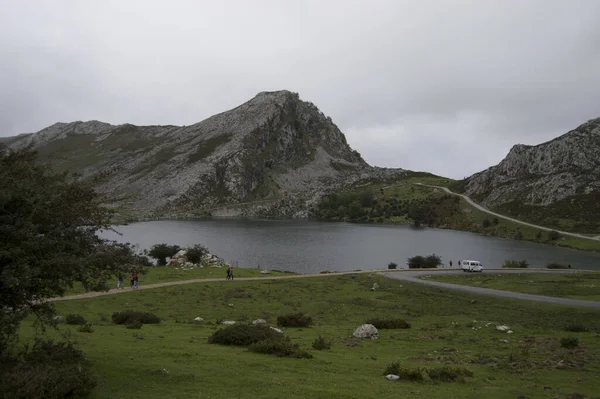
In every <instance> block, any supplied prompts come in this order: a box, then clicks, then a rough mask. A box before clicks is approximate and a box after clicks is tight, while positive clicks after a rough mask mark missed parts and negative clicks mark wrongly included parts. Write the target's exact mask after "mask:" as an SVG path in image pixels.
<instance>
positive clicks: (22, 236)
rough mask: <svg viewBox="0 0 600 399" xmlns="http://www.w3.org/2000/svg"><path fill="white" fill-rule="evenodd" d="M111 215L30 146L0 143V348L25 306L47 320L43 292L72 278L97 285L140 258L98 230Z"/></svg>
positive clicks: (50, 293)
mask: <svg viewBox="0 0 600 399" xmlns="http://www.w3.org/2000/svg"><path fill="white" fill-rule="evenodd" d="M111 215H112V212H111V211H109V210H108V209H107V208H106V207H103V206H102V205H101V202H100V198H99V197H98V196H97V194H96V193H95V192H94V191H93V189H92V188H91V187H90V186H89V185H88V184H85V183H82V182H78V181H75V180H74V179H73V178H72V177H70V176H69V175H67V174H66V173H63V174H55V173H53V172H52V171H51V169H50V168H49V167H48V165H45V164H42V163H40V162H39V161H38V160H37V157H36V153H35V152H34V151H31V150H29V149H24V150H19V151H13V150H7V149H4V150H0V355H2V354H4V353H6V350H7V349H8V347H9V345H10V344H11V343H12V342H13V340H14V339H15V338H16V334H17V331H18V328H19V324H20V322H21V321H22V320H23V319H24V318H25V317H27V316H28V315H29V314H30V313H35V314H36V315H37V320H38V321H39V322H41V325H42V326H43V325H46V323H48V322H50V320H51V316H52V315H53V313H54V311H53V307H52V306H51V304H49V303H46V302H45V301H44V300H45V299H48V298H53V297H58V296H62V295H64V293H65V290H66V289H67V288H68V287H72V286H73V284H74V283H75V282H81V283H83V284H84V285H86V286H88V287H100V286H104V285H106V282H107V281H108V279H112V278H114V276H115V275H116V274H117V273H120V272H125V271H126V270H127V269H129V268H131V267H132V265H134V264H136V262H138V261H139V260H140V258H137V259H136V255H135V253H134V251H133V248H132V247H131V246H130V245H129V244H119V243H116V242H113V241H108V240H105V239H102V238H100V237H99V235H98V234H97V233H98V231H99V230H101V229H109V228H110V227H109V223H110V217H111Z"/></svg>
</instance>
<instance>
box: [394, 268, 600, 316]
mask: <svg viewBox="0 0 600 399" xmlns="http://www.w3.org/2000/svg"><path fill="white" fill-rule="evenodd" d="M486 272H489V273H492V272H493V273H494V274H499V273H502V274H509V273H565V272H566V273H577V272H578V271H577V270H571V271H563V270H560V271H558V270H544V269H539V270H535V269H529V270H523V269H520V270H507V269H494V270H486V271H484V273H486ZM462 273H463V272H462V271H460V270H443V271H442V270H439V271H438V270H436V271H435V272H433V273H432V272H431V271H422V270H419V271H412V270H411V271H407V272H405V273H385V277H388V278H392V279H395V280H402V281H407V282H411V283H418V284H424V285H428V286H431V287H438V288H445V289H450V290H458V291H466V292H470V293H473V294H480V295H490V296H495V297H498V298H511V299H521V300H524V301H535V302H546V303H552V304H555V305H568V306H582V307H586V308H596V309H600V302H594V301H583V300H579V299H569V298H557V297H550V296H543V295H532V294H523V293H520V292H511V291H501V290H494V289H491V288H480V287H472V286H468V285H458V284H450V283H442V282H439V281H431V280H425V279H422V278H419V277H423V276H429V275H434V274H435V275H448V274H462Z"/></svg>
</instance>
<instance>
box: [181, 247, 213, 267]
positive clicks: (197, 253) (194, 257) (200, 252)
mask: <svg viewBox="0 0 600 399" xmlns="http://www.w3.org/2000/svg"><path fill="white" fill-rule="evenodd" d="M207 253H208V249H206V247H204V246H202V245H200V244H196V245H194V246H193V247H191V248H188V249H187V251H186V253H185V257H186V259H187V260H188V261H189V262H192V263H200V261H201V260H202V257H203V256H204V255H206V254H207Z"/></svg>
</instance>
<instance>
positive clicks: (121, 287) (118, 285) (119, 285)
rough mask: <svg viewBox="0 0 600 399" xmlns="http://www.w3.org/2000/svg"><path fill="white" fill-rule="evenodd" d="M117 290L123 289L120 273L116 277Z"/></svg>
mask: <svg viewBox="0 0 600 399" xmlns="http://www.w3.org/2000/svg"><path fill="white" fill-rule="evenodd" d="M117 288H120V289H123V275H122V274H121V273H119V275H118V276H117Z"/></svg>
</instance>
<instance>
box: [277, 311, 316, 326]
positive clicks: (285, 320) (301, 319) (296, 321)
mask: <svg viewBox="0 0 600 399" xmlns="http://www.w3.org/2000/svg"><path fill="white" fill-rule="evenodd" d="M312 322H313V320H312V317H310V316H307V315H305V314H304V313H289V314H284V315H281V316H277V325H278V326H281V327H309V326H310V325H311V324H312Z"/></svg>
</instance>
